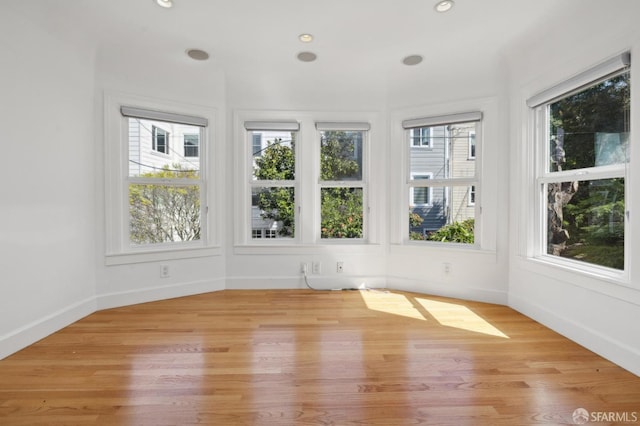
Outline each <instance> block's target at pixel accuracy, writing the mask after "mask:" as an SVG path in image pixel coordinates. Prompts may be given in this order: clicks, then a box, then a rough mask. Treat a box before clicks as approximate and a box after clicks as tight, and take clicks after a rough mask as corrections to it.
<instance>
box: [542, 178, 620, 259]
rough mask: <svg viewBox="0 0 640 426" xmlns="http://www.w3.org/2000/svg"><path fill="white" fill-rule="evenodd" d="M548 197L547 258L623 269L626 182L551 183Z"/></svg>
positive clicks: (616, 180) (615, 180) (548, 186)
mask: <svg viewBox="0 0 640 426" xmlns="http://www.w3.org/2000/svg"><path fill="white" fill-rule="evenodd" d="M547 197H548V199H549V203H548V204H547V211H548V218H547V241H548V246H547V253H548V254H552V255H556V256H562V257H566V258H570V259H574V260H580V261H583V262H589V263H593V264H596V265H600V266H607V267H610V268H616V269H624V211H625V210H624V209H625V206H624V179H623V178H616V179H603V180H592V181H574V182H558V183H550V184H548V185H547ZM559 197H562V205H563V208H562V209H558V208H557V207H558V201H559Z"/></svg>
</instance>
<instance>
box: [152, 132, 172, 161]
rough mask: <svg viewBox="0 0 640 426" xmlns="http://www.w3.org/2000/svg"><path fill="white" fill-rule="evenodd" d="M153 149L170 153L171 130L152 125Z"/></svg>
mask: <svg viewBox="0 0 640 426" xmlns="http://www.w3.org/2000/svg"><path fill="white" fill-rule="evenodd" d="M151 132H152V140H151V141H152V143H151V149H152V150H154V151H157V152H161V153H163V154H169V132H168V131H166V130H165V129H163V128H161V127H157V126H154V125H152V126H151Z"/></svg>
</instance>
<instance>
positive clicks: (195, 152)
mask: <svg viewBox="0 0 640 426" xmlns="http://www.w3.org/2000/svg"><path fill="white" fill-rule="evenodd" d="M183 142H184V156H185V157H199V156H200V153H199V146H200V134H199V133H194V134H185V135H184V136H183Z"/></svg>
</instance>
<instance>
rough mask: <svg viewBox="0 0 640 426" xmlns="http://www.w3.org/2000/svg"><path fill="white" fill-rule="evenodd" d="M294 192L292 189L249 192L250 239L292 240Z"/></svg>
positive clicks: (267, 189) (265, 188)
mask: <svg viewBox="0 0 640 426" xmlns="http://www.w3.org/2000/svg"><path fill="white" fill-rule="evenodd" d="M294 196H295V191H294V189H293V188H292V187H262V188H253V189H252V190H251V236H252V238H254V239H255V238H293V237H294V231H295V226H294V225H295V219H294V218H295V211H294Z"/></svg>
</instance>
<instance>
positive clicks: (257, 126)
mask: <svg viewBox="0 0 640 426" xmlns="http://www.w3.org/2000/svg"><path fill="white" fill-rule="evenodd" d="M244 128H245V129H247V130H282V131H292V132H297V131H298V130H300V123H298V122H297V121H245V122H244Z"/></svg>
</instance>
